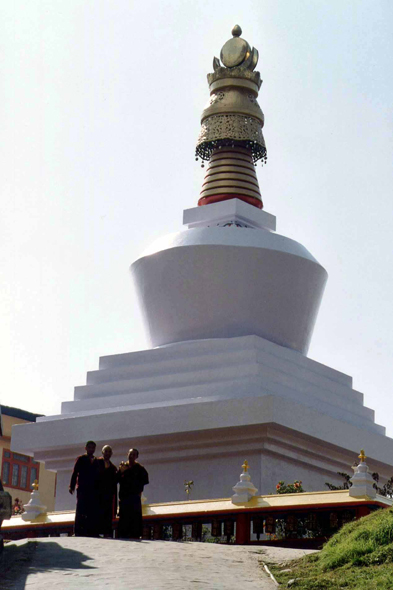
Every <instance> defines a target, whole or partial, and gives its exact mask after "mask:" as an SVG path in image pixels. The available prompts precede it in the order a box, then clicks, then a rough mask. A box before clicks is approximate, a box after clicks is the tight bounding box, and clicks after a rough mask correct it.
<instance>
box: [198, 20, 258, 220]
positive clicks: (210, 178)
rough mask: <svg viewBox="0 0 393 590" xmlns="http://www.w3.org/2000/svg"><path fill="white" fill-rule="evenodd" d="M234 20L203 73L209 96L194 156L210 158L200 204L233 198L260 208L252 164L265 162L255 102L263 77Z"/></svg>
mask: <svg viewBox="0 0 393 590" xmlns="http://www.w3.org/2000/svg"><path fill="white" fill-rule="evenodd" d="M241 34H242V30H241V28H240V26H239V25H235V26H234V27H233V29H232V38H231V39H229V40H228V41H227V42H226V43H225V44H224V45H223V47H222V49H221V52H220V59H221V61H220V60H219V59H218V58H217V57H215V58H214V60H213V69H214V72H213V73H211V74H208V76H207V80H208V83H209V89H210V98H209V101H208V103H207V105H206V107H205V109H204V111H203V113H202V118H201V131H200V134H199V137H198V140H197V146H196V152H195V157H196V159H197V160H198V159H199V158H200V159H201V160H202V167H204V163H203V162H204V161H210V162H209V168H208V170H207V173H206V177H205V181H204V183H203V187H202V192H201V195H200V199H199V201H198V204H199V205H207V204H209V203H215V202H219V201H223V200H227V199H233V198H238V199H241V200H243V201H245V202H247V203H249V204H252V205H254V206H256V207H258V208H259V209H261V208H262V206H263V205H262V198H261V193H260V190H259V185H258V180H257V177H256V174H255V170H254V165H255V163H256V162H257V161H258V160H262V163H266V159H267V155H266V145H265V140H264V137H263V133H262V128H263V125H264V115H263V112H262V110H261V108H260V106H259V104H258V101H257V98H258V92H259V89H260V87H261V84H262V81H261V77H260V74H259V72H255V71H254V70H255V68H256V65H257V63H258V51H257V49H255V47H254V48H251V46H250V45H249V43H248V42H247V41H246V40H245V39H243V38H241V37H240V35H241Z"/></svg>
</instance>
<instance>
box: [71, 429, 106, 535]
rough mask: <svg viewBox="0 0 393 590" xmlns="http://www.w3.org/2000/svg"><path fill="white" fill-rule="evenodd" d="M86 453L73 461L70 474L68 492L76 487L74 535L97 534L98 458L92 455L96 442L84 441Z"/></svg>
mask: <svg viewBox="0 0 393 590" xmlns="http://www.w3.org/2000/svg"><path fill="white" fill-rule="evenodd" d="M85 450H86V454H85V455H81V456H80V457H78V458H77V460H76V462H75V467H74V471H73V473H72V476H71V481H70V487H69V492H70V494H73V493H74V491H75V487H76V496H77V501H76V512H75V536H76V537H97V536H98V507H99V506H98V477H99V471H98V469H99V467H98V460H97V459H96V458H95V457H94V453H95V450H96V443H95V442H93V441H92V440H89V441H88V442H87V443H86V447H85Z"/></svg>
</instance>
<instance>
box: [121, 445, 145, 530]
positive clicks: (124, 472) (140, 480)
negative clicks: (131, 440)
mask: <svg viewBox="0 0 393 590" xmlns="http://www.w3.org/2000/svg"><path fill="white" fill-rule="evenodd" d="M138 456H139V451H138V450H137V449H130V451H129V453H128V461H127V462H126V463H121V464H120V467H119V471H118V472H117V478H118V481H119V482H120V492H119V507H120V511H119V528H118V535H117V536H118V537H119V538H120V539H140V538H141V536H142V503H141V496H142V492H143V488H144V486H145V485H147V484H148V483H149V476H148V473H147V471H146V469H145V468H144V467H143V466H142V465H141V464H140V463H138V462H137V461H136V459H137V458H138Z"/></svg>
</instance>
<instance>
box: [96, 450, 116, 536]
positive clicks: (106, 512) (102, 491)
mask: <svg viewBox="0 0 393 590" xmlns="http://www.w3.org/2000/svg"><path fill="white" fill-rule="evenodd" d="M111 457H112V448H111V447H110V446H109V445H105V446H104V447H102V457H99V459H98V467H99V481H98V501H99V526H98V532H99V534H100V535H104V537H111V538H112V537H113V529H112V522H113V517H114V515H115V514H116V507H117V469H116V467H115V466H114V465H113V463H112V461H111Z"/></svg>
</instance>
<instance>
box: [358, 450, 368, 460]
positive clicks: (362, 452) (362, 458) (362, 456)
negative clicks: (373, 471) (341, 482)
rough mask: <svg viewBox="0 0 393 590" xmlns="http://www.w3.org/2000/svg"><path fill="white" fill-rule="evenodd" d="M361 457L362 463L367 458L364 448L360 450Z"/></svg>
mask: <svg viewBox="0 0 393 590" xmlns="http://www.w3.org/2000/svg"><path fill="white" fill-rule="evenodd" d="M359 459H360V462H361V463H364V462H365V460H366V459H367V457H366V455H365V454H364V450H363V449H362V450H361V451H360V455H359Z"/></svg>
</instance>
